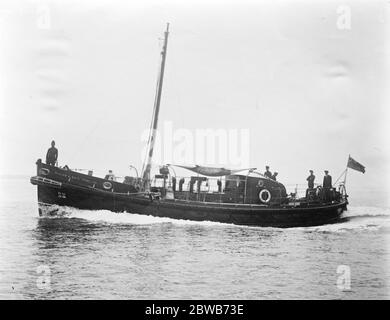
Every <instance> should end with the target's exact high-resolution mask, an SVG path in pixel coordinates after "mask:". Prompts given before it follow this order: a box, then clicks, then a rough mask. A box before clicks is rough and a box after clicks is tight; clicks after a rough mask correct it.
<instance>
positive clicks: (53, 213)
mask: <svg viewBox="0 0 390 320" xmlns="http://www.w3.org/2000/svg"><path fill="white" fill-rule="evenodd" d="M42 213H43V216H44V217H46V218H48V217H49V218H78V219H84V220H87V221H91V222H96V223H106V224H133V225H150V224H162V223H171V224H175V225H199V224H200V225H204V226H222V227H223V226H229V227H233V226H235V227H238V228H243V227H244V228H261V227H246V226H236V225H233V224H226V223H220V222H212V221H191V220H177V219H171V218H163V217H154V216H148V215H140V214H133V213H127V212H122V213H116V212H112V211H109V210H79V209H75V208H71V207H60V206H56V205H53V206H50V207H48V208H43V211H42ZM383 227H390V208H379V207H349V208H348V211H345V212H344V213H343V216H342V219H341V221H340V222H339V223H335V224H329V225H323V226H316V227H302V228H291V229H290V230H299V229H302V230H307V231H319V232H345V231H350V230H378V229H379V228H383ZM268 229H269V228H268Z"/></svg>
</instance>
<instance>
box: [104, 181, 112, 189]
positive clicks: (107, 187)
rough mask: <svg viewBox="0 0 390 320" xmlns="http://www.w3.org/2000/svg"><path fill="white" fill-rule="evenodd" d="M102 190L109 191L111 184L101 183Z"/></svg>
mask: <svg viewBox="0 0 390 320" xmlns="http://www.w3.org/2000/svg"><path fill="white" fill-rule="evenodd" d="M103 188H104V189H106V190H110V189H111V188H112V184H111V182H108V181H106V182H103Z"/></svg>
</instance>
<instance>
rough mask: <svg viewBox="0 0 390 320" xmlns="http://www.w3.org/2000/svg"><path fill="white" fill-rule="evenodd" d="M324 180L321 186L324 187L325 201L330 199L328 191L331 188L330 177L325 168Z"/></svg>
mask: <svg viewBox="0 0 390 320" xmlns="http://www.w3.org/2000/svg"><path fill="white" fill-rule="evenodd" d="M324 172H325V176H324V181H323V184H322V187H323V188H324V195H325V201H328V200H330V191H331V189H332V177H331V176H330V175H329V174H328V173H329V171H328V170H325V171H324Z"/></svg>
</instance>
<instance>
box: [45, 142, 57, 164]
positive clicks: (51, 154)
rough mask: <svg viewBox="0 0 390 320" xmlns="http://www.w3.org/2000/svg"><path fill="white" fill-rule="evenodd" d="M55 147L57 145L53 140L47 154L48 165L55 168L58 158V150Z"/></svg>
mask: <svg viewBox="0 0 390 320" xmlns="http://www.w3.org/2000/svg"><path fill="white" fill-rule="evenodd" d="M55 145H56V143H55V141H54V140H53V141H52V142H51V148H49V150H47V153H46V164H48V165H50V166H55V165H56V162H57V158H58V150H57V148H56V147H54V146H55Z"/></svg>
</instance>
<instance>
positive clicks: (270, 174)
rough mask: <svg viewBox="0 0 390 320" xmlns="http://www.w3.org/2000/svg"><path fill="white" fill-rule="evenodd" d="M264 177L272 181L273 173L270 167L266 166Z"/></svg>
mask: <svg viewBox="0 0 390 320" xmlns="http://www.w3.org/2000/svg"><path fill="white" fill-rule="evenodd" d="M264 176H265V177H267V178H269V179H272V173H271V171H269V166H265V172H264Z"/></svg>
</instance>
